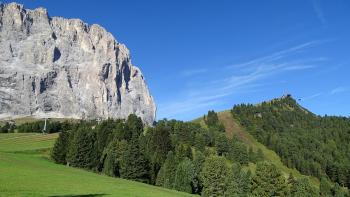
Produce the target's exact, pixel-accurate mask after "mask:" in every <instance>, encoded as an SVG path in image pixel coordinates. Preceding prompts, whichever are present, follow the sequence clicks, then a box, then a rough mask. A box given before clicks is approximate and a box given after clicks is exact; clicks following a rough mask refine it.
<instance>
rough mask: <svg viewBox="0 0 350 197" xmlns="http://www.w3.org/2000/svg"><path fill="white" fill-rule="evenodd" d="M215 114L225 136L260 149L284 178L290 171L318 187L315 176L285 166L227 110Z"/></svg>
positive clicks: (252, 165) (253, 166) (201, 119)
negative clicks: (222, 126)
mask: <svg viewBox="0 0 350 197" xmlns="http://www.w3.org/2000/svg"><path fill="white" fill-rule="evenodd" d="M217 114H218V118H219V121H220V122H221V123H222V124H223V125H224V127H225V132H226V136H227V137H228V138H232V137H237V138H238V139H239V140H240V141H242V142H244V144H246V145H247V146H248V147H249V148H252V149H253V150H254V151H257V150H259V149H260V150H261V151H262V152H263V154H264V157H265V159H266V160H267V161H269V162H271V163H273V164H274V165H275V166H276V167H277V168H278V169H279V170H280V171H282V172H283V174H284V176H285V177H286V178H287V177H288V176H289V174H291V173H292V174H293V176H294V177H296V178H307V179H309V181H310V183H311V184H312V185H313V186H314V187H319V184H320V183H319V180H318V179H317V178H315V177H310V176H305V175H302V174H300V172H299V171H298V170H295V169H291V168H288V167H287V166H285V165H284V164H283V163H282V161H281V158H280V157H279V156H278V155H277V154H276V152H274V151H273V150H271V149H269V148H267V147H266V146H265V145H263V144H261V143H259V142H258V141H257V140H256V139H255V138H254V137H253V136H252V135H251V134H250V133H249V132H247V130H246V129H245V128H244V127H242V126H241V125H240V123H239V122H238V121H237V120H236V119H235V118H233V116H232V114H231V112H230V111H229V110H227V111H221V112H218V113H217ZM195 122H198V123H201V124H202V125H204V124H205V123H204V121H203V118H199V119H196V120H195ZM249 167H250V168H251V170H254V169H255V167H256V166H255V164H250V165H249Z"/></svg>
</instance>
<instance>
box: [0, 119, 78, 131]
mask: <svg viewBox="0 0 350 197" xmlns="http://www.w3.org/2000/svg"><path fill="white" fill-rule="evenodd" d="M76 124H80V123H79V122H73V121H63V122H62V121H54V120H47V121H46V130H45V132H46V133H57V132H61V131H67V130H71V129H72V128H74V127H75V125H76ZM44 125H45V120H37V121H33V122H26V123H23V124H16V123H15V122H5V123H4V125H3V126H0V133H14V132H18V133H41V132H42V131H43V129H44Z"/></svg>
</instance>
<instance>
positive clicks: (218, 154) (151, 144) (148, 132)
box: [52, 111, 348, 196]
mask: <svg viewBox="0 0 350 197" xmlns="http://www.w3.org/2000/svg"><path fill="white" fill-rule="evenodd" d="M204 120H205V121H204V122H205V125H204V126H203V125H200V124H198V123H192V122H182V121H177V120H160V121H158V122H156V123H155V125H154V126H145V125H143V123H142V121H141V119H140V118H139V117H137V116H135V115H130V116H129V117H128V118H127V120H105V121H102V122H99V123H97V122H94V121H90V122H89V121H86V122H80V123H79V124H75V125H73V126H72V127H71V129H70V130H68V131H62V132H61V133H60V134H59V138H58V139H57V141H56V143H55V146H54V148H53V150H52V158H53V160H54V161H55V162H56V163H60V164H64V165H68V166H72V167H77V168H83V169H86V170H90V171H94V172H96V173H101V174H105V175H108V176H112V177H120V178H124V179H129V180H134V181H139V182H143V183H147V184H152V185H157V186H161V187H165V188H169V189H175V190H178V191H183V192H188V193H192V194H199V195H201V196H348V193H347V192H346V191H345V190H344V189H342V188H341V187H340V186H339V185H331V184H330V182H329V181H326V180H325V182H324V183H322V184H321V187H320V189H318V188H314V187H312V186H311V185H310V183H309V182H308V180H307V179H296V178H294V177H293V176H292V175H289V176H288V177H286V176H285V175H283V174H282V173H281V172H280V171H279V170H278V169H277V168H276V167H275V166H274V165H273V164H271V163H269V162H268V161H266V160H265V159H264V155H263V154H262V152H261V151H253V150H251V149H249V148H247V146H246V145H245V144H244V143H242V142H240V141H239V140H238V139H236V138H232V139H229V138H227V137H226V135H225V131H224V127H223V125H221V123H220V122H219V120H218V116H217V114H216V113H215V112H214V111H209V112H208V114H207V115H205V116H204ZM249 165H254V166H256V168H254V169H252V168H250V167H249Z"/></svg>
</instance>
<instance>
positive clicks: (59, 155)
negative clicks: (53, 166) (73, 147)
mask: <svg viewBox="0 0 350 197" xmlns="http://www.w3.org/2000/svg"><path fill="white" fill-rule="evenodd" d="M68 140H69V132H66V131H62V132H61V133H60V134H59V136H58V138H57V140H56V142H55V145H54V147H53V149H52V152H51V157H52V159H53V160H54V161H55V162H56V163H60V164H66V163H67V161H66V155H67V150H68V143H69V141H68Z"/></svg>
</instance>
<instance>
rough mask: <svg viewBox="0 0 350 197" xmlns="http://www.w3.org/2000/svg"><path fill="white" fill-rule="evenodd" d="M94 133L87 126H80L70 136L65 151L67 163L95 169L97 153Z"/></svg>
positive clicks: (97, 159)
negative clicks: (67, 148)
mask: <svg viewBox="0 0 350 197" xmlns="http://www.w3.org/2000/svg"><path fill="white" fill-rule="evenodd" d="M95 142H96V133H95V132H93V131H92V130H91V129H90V128H88V127H81V128H79V129H78V130H77V131H76V132H74V135H72V138H70V143H69V146H68V147H69V150H68V153H67V157H66V159H67V163H68V165H71V166H74V167H80V168H86V169H93V170H96V167H97V164H98V161H99V158H98V155H97V145H96V143H95Z"/></svg>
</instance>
